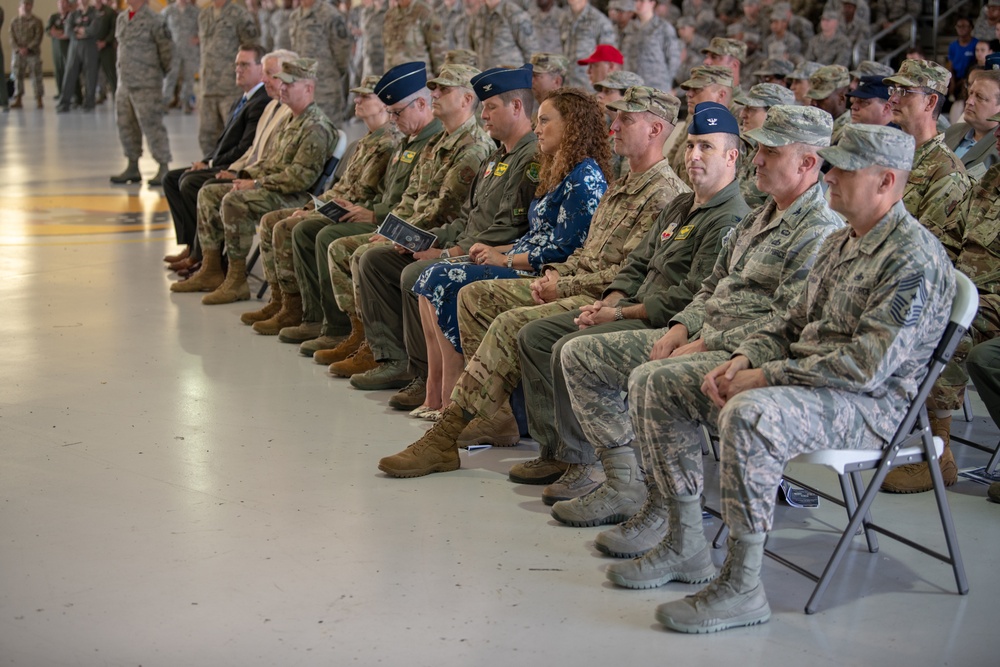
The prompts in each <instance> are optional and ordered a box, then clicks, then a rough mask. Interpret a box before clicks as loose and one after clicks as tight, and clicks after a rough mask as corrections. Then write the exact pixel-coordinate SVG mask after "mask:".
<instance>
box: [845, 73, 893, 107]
mask: <svg viewBox="0 0 1000 667" xmlns="http://www.w3.org/2000/svg"><path fill="white" fill-rule="evenodd" d="M883 81H885V77H883V76H880V75H878V74H875V75H872V76H863V77H861V80H860V82H859V83H858V87H857V88H855V89H854V90H852V91H851V92H849V93H847V96H848V97H857V98H858V99H860V100H876V99H877V100H885V101H887V102H888V101H889V86H887V85H885V84H884V83H883Z"/></svg>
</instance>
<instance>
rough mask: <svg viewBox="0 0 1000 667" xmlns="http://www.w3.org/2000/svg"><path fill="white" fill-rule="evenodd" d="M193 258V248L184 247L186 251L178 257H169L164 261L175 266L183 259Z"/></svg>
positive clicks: (182, 251)
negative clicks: (175, 263)
mask: <svg viewBox="0 0 1000 667" xmlns="http://www.w3.org/2000/svg"><path fill="white" fill-rule="evenodd" d="M190 256H191V246H184V250H181V251H180V252H179V253H177V254H176V255H167V256H166V257H164V258H163V261H164V262H166V263H167V264H173V263H174V262H179V261H181V260H182V259H187V258H188V257H190Z"/></svg>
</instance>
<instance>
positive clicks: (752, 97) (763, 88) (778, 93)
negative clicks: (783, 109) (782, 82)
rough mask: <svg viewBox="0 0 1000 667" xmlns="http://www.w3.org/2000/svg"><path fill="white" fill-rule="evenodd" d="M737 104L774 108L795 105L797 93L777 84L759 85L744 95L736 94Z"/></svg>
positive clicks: (741, 92)
mask: <svg viewBox="0 0 1000 667" xmlns="http://www.w3.org/2000/svg"><path fill="white" fill-rule="evenodd" d="M736 102H738V103H740V104H742V105H743V106H745V107H767V108H770V107H774V106H778V105H779V104H795V93H793V92H792V91H790V90H788V88H785V87H784V86H779V85H778V84H776V83H758V84H757V85H756V86H754V87H753V88H751V89H750V92H748V93H744V92H743V91H742V90H741V91H740V92H738V93H736Z"/></svg>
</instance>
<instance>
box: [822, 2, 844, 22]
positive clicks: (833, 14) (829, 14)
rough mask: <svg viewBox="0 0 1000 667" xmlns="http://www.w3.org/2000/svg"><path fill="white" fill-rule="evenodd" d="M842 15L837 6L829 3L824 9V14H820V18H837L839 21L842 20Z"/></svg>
mask: <svg viewBox="0 0 1000 667" xmlns="http://www.w3.org/2000/svg"><path fill="white" fill-rule="evenodd" d="M840 16H841V15H840V12H838V11H837V10H836V9H835V8H833V7H830V6H829V5H827V7H826V9H824V10H823V14H822V15H821V16H820V19H821V20H822V19H835V20H837V21H839V20H840Z"/></svg>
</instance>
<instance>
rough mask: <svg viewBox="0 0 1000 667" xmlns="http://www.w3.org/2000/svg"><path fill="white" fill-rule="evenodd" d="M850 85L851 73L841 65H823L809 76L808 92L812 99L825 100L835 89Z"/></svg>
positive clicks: (807, 94)
mask: <svg viewBox="0 0 1000 667" xmlns="http://www.w3.org/2000/svg"><path fill="white" fill-rule="evenodd" d="M849 85H851V73H850V72H848V71H847V68H846V67H844V66H843V65H824V66H823V67H820V68H819V69H818V70H816V71H815V72H814V73H813V75H812V76H811V77H809V92H808V93H806V96H807V97H809V98H810V99H813V100H825V99H826V98H828V97H830V95H832V94H833V93H834V92H835V91H837V90H840V89H841V88H847V86H849Z"/></svg>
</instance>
